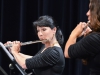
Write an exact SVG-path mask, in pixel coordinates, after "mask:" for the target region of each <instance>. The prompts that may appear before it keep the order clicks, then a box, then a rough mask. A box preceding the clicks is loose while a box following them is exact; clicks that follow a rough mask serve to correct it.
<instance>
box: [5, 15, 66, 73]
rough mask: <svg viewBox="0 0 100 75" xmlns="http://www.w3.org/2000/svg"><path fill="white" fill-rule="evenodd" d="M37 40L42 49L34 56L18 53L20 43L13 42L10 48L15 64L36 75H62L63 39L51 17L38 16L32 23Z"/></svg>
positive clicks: (63, 63) (63, 64)
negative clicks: (40, 42)
mask: <svg viewBox="0 0 100 75" xmlns="http://www.w3.org/2000/svg"><path fill="white" fill-rule="evenodd" d="M33 25H34V28H35V29H36V32H37V35H38V38H39V40H41V41H42V43H43V44H44V47H43V48H42V49H41V50H40V51H39V52H38V53H37V54H36V55H34V56H29V55H25V54H22V53H20V42H19V41H13V42H7V43H6V44H12V47H11V48H10V51H11V53H12V54H13V56H14V58H15V60H16V61H17V63H18V64H19V65H20V66H21V67H22V68H23V69H33V70H34V72H35V74H36V75H62V72H63V70H64V66H65V59H64V55H63V51H62V48H61V45H62V44H63V42H64V38H63V35H62V32H61V30H60V28H57V27H56V23H55V21H54V20H53V18H52V17H51V16H40V17H39V19H38V20H37V21H34V22H33Z"/></svg>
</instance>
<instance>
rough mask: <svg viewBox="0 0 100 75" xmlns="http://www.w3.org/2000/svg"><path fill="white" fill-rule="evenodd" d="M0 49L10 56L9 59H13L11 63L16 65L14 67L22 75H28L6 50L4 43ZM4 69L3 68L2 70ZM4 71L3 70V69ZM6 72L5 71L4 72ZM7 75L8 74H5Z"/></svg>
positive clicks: (0, 43) (0, 44)
mask: <svg viewBox="0 0 100 75" xmlns="http://www.w3.org/2000/svg"><path fill="white" fill-rule="evenodd" d="M0 47H1V48H2V49H3V50H4V52H5V53H6V54H7V55H8V57H9V58H10V59H11V61H12V62H13V63H14V65H15V66H16V67H17V69H18V70H19V71H20V72H21V74H22V75H28V74H27V73H26V72H25V71H24V70H23V68H22V67H21V66H20V65H19V64H18V63H17V62H16V60H15V59H14V57H13V56H12V55H11V54H10V53H9V51H8V50H7V49H6V47H5V46H4V45H3V43H2V42H0ZM1 69H2V68H1ZM2 71H3V69H2ZM3 72H4V71H3ZM5 75H7V74H5Z"/></svg>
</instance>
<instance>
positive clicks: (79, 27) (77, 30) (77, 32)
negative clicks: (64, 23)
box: [71, 22, 87, 38]
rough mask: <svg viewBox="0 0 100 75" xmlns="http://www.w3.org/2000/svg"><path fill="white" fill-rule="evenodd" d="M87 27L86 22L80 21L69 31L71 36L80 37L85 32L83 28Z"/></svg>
mask: <svg viewBox="0 0 100 75" xmlns="http://www.w3.org/2000/svg"><path fill="white" fill-rule="evenodd" d="M86 27H87V24H86V23H85V22H80V23H79V24H78V25H77V26H76V27H75V29H74V30H73V31H72V32H71V36H73V37H77V38H78V37H80V36H82V35H84V33H85V30H84V29H85V28H86Z"/></svg>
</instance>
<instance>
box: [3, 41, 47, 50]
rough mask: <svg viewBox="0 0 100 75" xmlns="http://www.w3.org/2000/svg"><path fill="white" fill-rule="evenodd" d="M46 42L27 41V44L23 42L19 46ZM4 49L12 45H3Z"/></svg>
mask: <svg viewBox="0 0 100 75" xmlns="http://www.w3.org/2000/svg"><path fill="white" fill-rule="evenodd" d="M46 41H47V40H37V41H28V42H23V43H21V46H24V45H29V44H34V43H39V42H46ZM5 47H6V48H8V47H12V44H9V45H5Z"/></svg>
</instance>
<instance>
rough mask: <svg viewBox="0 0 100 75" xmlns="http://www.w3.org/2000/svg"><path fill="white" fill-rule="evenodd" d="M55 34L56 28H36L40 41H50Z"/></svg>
mask: <svg viewBox="0 0 100 75" xmlns="http://www.w3.org/2000/svg"><path fill="white" fill-rule="evenodd" d="M55 33H56V28H53V29H51V28H50V27H39V26H37V35H38V37H39V39H40V40H52V38H53V37H54V34H55Z"/></svg>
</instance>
